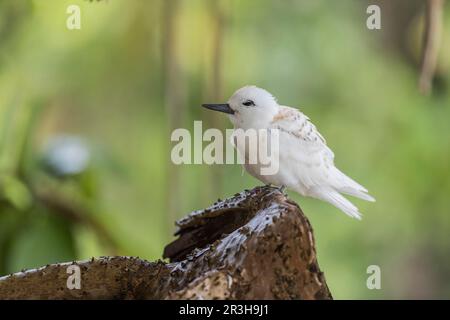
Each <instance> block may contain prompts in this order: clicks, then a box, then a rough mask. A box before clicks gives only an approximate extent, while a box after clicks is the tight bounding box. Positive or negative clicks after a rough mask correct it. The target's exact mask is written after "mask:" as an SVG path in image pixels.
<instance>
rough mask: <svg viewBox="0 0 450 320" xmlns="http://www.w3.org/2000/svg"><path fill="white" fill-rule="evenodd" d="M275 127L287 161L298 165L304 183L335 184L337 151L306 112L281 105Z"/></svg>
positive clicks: (296, 170)
mask: <svg viewBox="0 0 450 320" xmlns="http://www.w3.org/2000/svg"><path fill="white" fill-rule="evenodd" d="M272 128H273V129H278V130H279V133H280V152H283V157H284V159H285V160H286V164H289V166H293V167H294V168H295V173H296V176H297V178H298V179H299V180H300V182H301V184H302V185H303V186H305V187H307V188H309V187H314V186H323V185H330V184H333V183H332V182H333V181H332V180H333V173H334V170H335V169H336V168H335V167H334V153H333V151H331V149H330V148H328V146H327V145H326V141H325V139H324V138H323V136H322V135H321V134H320V133H319V131H318V130H317V128H316V127H315V125H314V124H312V123H311V121H310V120H309V118H308V117H307V116H306V115H304V114H303V113H301V112H300V111H299V110H297V109H294V108H290V107H281V110H280V112H279V113H278V114H277V115H276V116H275V117H274V119H273V121H272ZM281 150H283V151H281Z"/></svg>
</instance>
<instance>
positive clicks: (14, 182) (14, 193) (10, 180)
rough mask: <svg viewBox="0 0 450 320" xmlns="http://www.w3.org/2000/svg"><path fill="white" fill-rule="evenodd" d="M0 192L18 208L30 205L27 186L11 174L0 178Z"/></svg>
mask: <svg viewBox="0 0 450 320" xmlns="http://www.w3.org/2000/svg"><path fill="white" fill-rule="evenodd" d="M0 194H1V196H2V198H3V199H5V200H6V201H8V202H9V203H10V204H11V205H12V206H13V207H15V208H16V209H18V210H22V211H23V210H26V209H28V208H29V207H30V206H31V203H32V195H31V193H30V191H29V190H28V188H27V186H26V185H25V184H23V183H22V182H21V181H20V180H19V179H16V178H14V177H13V176H5V177H1V178H0Z"/></svg>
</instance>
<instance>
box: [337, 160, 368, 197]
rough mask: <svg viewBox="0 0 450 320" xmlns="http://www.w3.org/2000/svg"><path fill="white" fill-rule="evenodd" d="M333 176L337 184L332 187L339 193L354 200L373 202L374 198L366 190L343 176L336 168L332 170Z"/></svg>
mask: <svg viewBox="0 0 450 320" xmlns="http://www.w3.org/2000/svg"><path fill="white" fill-rule="evenodd" d="M334 169H335V170H336V171H335V176H336V177H337V183H336V185H335V186H334V188H335V189H336V190H338V191H339V192H341V193H345V194H348V195H349V196H353V197H356V198H360V199H363V200H366V201H370V202H374V201H375V198H374V197H372V196H371V195H369V194H368V191H367V189H366V188H364V187H363V186H362V185H360V184H359V183H358V182H356V181H355V180H353V179H352V178H350V177H349V176H347V175H345V174H344V173H343V172H342V171H340V170H339V169H337V168H334Z"/></svg>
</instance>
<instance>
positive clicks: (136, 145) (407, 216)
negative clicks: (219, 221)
mask: <svg viewBox="0 0 450 320" xmlns="http://www.w3.org/2000/svg"><path fill="white" fill-rule="evenodd" d="M424 3H425V1H421V0H418V1H410V0H407V1H406V0H402V1H400V0H393V1H387V0H385V1H359V0H342V1H332V0H314V1H313V0H287V1H278V0H258V1H256V0H239V1H238V0H218V1H207V0H179V1H176V0H166V1H165V0H146V1H139V0H104V1H99V2H97V1H93V2H89V1H83V0H0V275H3V274H8V273H10V272H15V271H19V270H21V269H23V268H31V267H38V266H41V265H45V264H47V263H54V262H61V261H69V260H74V259H87V258H90V257H91V256H100V255H116V254H117V255H133V256H140V257H142V258H145V259H150V260H153V259H158V258H160V257H161V254H162V250H163V247H164V245H165V244H167V243H168V241H170V239H172V235H171V234H172V232H173V231H174V224H173V223H174V219H176V218H180V217H182V216H184V215H185V214H186V213H188V212H190V211H192V210H195V209H199V208H204V207H206V206H208V205H210V204H211V203H212V202H214V201H215V200H217V198H218V197H220V198H222V199H223V198H225V197H227V196H231V195H232V194H234V193H236V192H239V191H241V190H242V189H244V188H252V187H253V186H255V185H259V184H260V183H259V182H258V181H257V180H255V179H253V178H252V177H250V176H249V175H248V174H244V175H243V176H242V174H241V172H242V170H241V168H240V166H239V165H216V166H207V165H185V166H174V165H172V164H171V162H170V151H171V148H172V147H173V145H175V143H172V142H171V141H170V133H171V132H172V130H173V128H178V127H185V128H188V129H191V128H192V127H193V121H194V120H203V121H204V122H203V126H204V129H205V128H207V127H218V128H220V129H221V130H225V129H226V128H231V124H230V123H229V122H228V120H227V119H226V118H225V117H223V116H222V115H219V114H215V113H213V112H207V111H206V110H202V108H200V104H201V103H204V102H211V101H214V102H216V101H217V102H222V101H226V100H227V99H228V97H229V96H230V95H231V94H232V93H233V92H234V90H236V89H237V88H239V87H241V86H243V85H246V84H255V85H258V86H261V87H263V88H265V89H267V90H269V91H270V92H272V93H273V94H274V95H275V96H276V97H278V100H279V101H280V102H281V103H282V104H285V105H291V106H296V107H299V108H300V109H301V110H302V111H303V112H305V113H306V114H307V115H309V116H310V117H311V119H312V121H313V122H314V123H315V124H316V125H317V126H318V128H319V130H320V131H321V133H322V134H323V135H324V136H325V137H326V138H327V142H328V144H329V146H330V147H331V148H332V149H333V150H334V151H335V154H336V164H337V166H338V167H339V168H341V169H342V170H343V171H344V172H346V173H347V174H348V175H349V176H351V177H353V178H354V179H355V180H357V181H359V182H360V183H361V184H363V185H364V186H366V187H367V188H368V189H369V191H370V193H371V194H372V195H373V196H375V198H376V199H377V202H376V203H374V204H372V203H365V202H363V201H358V200H355V203H356V204H357V205H358V206H359V207H360V210H361V211H362V212H363V213H364V218H363V220H362V221H361V222H359V221H356V220H353V219H349V218H348V217H347V216H345V215H344V214H342V213H341V212H339V211H338V210H337V209H336V208H334V207H331V206H330V205H328V204H325V203H322V202H320V201H316V200H312V199H305V198H301V197H300V196H298V195H296V194H291V197H292V198H293V199H294V200H295V201H297V202H298V203H299V204H300V205H301V207H302V209H303V210H304V212H305V213H306V214H307V216H308V217H309V218H310V220H311V222H312V225H313V227H314V230H315V237H316V241H317V251H318V259H319V263H320V266H321V268H322V270H323V271H324V272H325V275H326V279H327V282H328V285H329V287H330V289H331V292H332V293H333V295H334V297H335V298H338V299H345V298H351V299H377V298H450V255H449V253H450V241H449V240H450V239H449V238H450V236H449V233H450V212H449V208H450V199H449V198H450V143H449V142H450V126H449V119H450V91H449V90H450V82H449V80H450V76H449V74H450V41H449V40H450V6H449V5H448V3H447V6H446V7H445V12H444V22H445V25H444V30H443V36H442V39H443V43H442V46H441V51H440V55H439V61H438V69H437V72H436V78H435V81H434V88H433V93H432V94H431V95H429V96H424V95H421V94H420V93H419V90H418V86H417V82H418V63H419V58H420V43H421V35H422V30H423V25H424V24H423V21H424ZM70 4H76V5H79V6H80V8H81V29H80V30H68V29H67V28H66V20H67V18H68V17H69V14H67V13H66V9H67V7H68V6H69V5H70ZM369 4H378V5H380V7H381V19H382V29H381V30H368V29H367V28H366V19H367V17H368V14H367V13H366V8H367V6H368V5H369ZM225 177H226V178H225ZM373 264H374V265H378V266H380V268H381V276H382V280H381V286H382V288H381V290H368V289H367V287H366V279H367V277H368V274H367V273H366V268H367V267H368V266H369V265H373Z"/></svg>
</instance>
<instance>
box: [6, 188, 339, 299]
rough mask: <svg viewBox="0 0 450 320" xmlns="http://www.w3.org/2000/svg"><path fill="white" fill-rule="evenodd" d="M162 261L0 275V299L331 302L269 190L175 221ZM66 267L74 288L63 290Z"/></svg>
mask: <svg viewBox="0 0 450 320" xmlns="http://www.w3.org/2000/svg"><path fill="white" fill-rule="evenodd" d="M177 225H178V231H177V233H176V235H177V236H178V238H177V239H176V240H175V241H173V242H172V243H170V244H169V245H167V246H166V248H165V250H164V258H168V259H169V262H163V261H156V262H148V261H145V260H142V259H139V258H132V257H101V258H97V259H91V260H88V261H79V262H69V263H61V264H54V265H48V266H45V267H42V268H40V269H34V270H28V271H25V272H19V273H16V274H13V275H9V276H6V277H3V278H0V299H331V298H332V297H331V294H330V291H329V290H328V287H327V284H326V282H325V277H324V275H323V273H322V272H321V271H320V269H319V265H318V263H317V259H316V251H315V245H314V237H313V232H312V228H311V225H310V223H309V221H308V219H307V218H306V217H305V215H304V214H303V212H302V211H301V209H300V208H299V207H298V205H297V204H296V203H294V202H292V201H291V200H289V199H288V198H287V196H286V195H285V194H283V192H281V191H280V190H279V189H277V188H273V187H257V188H255V189H253V190H246V191H244V192H242V193H239V194H236V195H235V196H234V197H232V198H230V199H227V200H224V201H218V202H217V203H215V204H214V205H212V206H211V207H209V208H207V209H204V210H199V211H195V212H192V213H191V214H189V215H188V216H187V217H185V218H184V219H182V220H180V221H178V222H177ZM70 265H78V266H79V267H80V275H81V282H80V284H81V288H80V289H72V290H70V289H68V287H67V281H68V277H69V276H70V275H71V274H68V273H67V269H68V267H69V266H70Z"/></svg>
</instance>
